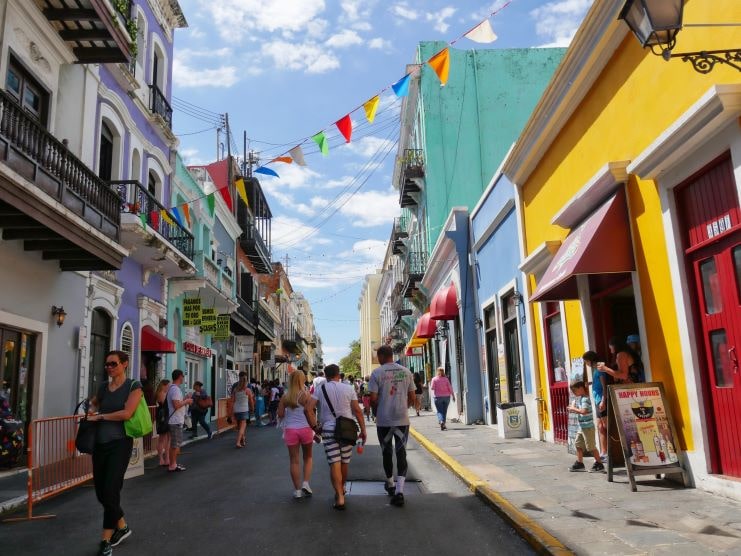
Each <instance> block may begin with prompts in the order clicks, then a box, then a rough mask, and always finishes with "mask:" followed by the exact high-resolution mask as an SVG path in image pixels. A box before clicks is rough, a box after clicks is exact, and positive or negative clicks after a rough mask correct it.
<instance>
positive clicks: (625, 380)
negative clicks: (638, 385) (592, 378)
mask: <svg viewBox="0 0 741 556" xmlns="http://www.w3.org/2000/svg"><path fill="white" fill-rule="evenodd" d="M608 345H609V347H610V354H611V355H612V356H613V357H614V358H615V361H614V363H613V364H612V365H613V368H610V367H608V366H607V365H605V364H604V363H598V364H597V369H598V370H600V371H602V372H603V373H607V374H608V375H610V376H611V377H612V378H613V379H615V382H616V383H617V384H630V383H631V382H638V381H639V377H640V376H641V374H642V372H643V369H642V368H641V366H642V365H641V360H640V358H639V357H638V354H637V353H636V352H635V351H633V350H632V349H630V348H629V347H628V346H627V344H626V343H625V341H623V339H622V338H621V337H619V336H614V337H613V338H610V341H609V344H608Z"/></svg>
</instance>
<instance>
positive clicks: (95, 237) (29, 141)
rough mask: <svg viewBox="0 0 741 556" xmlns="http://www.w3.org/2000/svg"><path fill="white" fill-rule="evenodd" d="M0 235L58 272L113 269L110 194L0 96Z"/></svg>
mask: <svg viewBox="0 0 741 556" xmlns="http://www.w3.org/2000/svg"><path fill="white" fill-rule="evenodd" d="M0 111H1V112H0V163H1V164H0V169H1V171H0V174H1V175H2V178H3V179H0V228H2V230H3V233H2V238H3V239H6V240H20V241H23V242H24V244H23V247H24V249H25V250H26V251H41V252H42V258H43V259H45V260H58V261H59V266H60V268H61V269H62V270H114V269H119V268H121V264H122V262H123V257H124V253H125V251H124V250H123V248H121V247H120V246H118V245H117V242H118V238H119V227H120V221H121V218H120V214H119V210H118V209H119V202H118V196H117V195H116V191H115V190H114V189H112V188H111V187H110V186H109V185H108V184H107V183H105V182H104V181H103V180H101V179H100V178H99V177H98V176H97V175H96V174H95V173H94V172H93V171H92V170H90V168H88V167H87V166H86V165H85V164H84V163H83V162H82V161H81V160H80V159H78V158H77V157H76V156H75V155H73V154H72V153H71V152H70V151H69V150H68V149H67V147H66V146H65V145H64V144H63V143H61V142H60V141H58V140H57V139H56V138H55V137H54V136H53V135H51V134H50V133H49V132H48V131H47V130H46V129H45V128H44V127H43V126H42V125H41V124H40V123H39V122H38V121H37V120H36V119H34V118H33V117H31V116H30V115H29V114H28V113H27V112H26V111H24V110H23V109H22V108H21V107H20V106H19V105H18V104H17V103H16V101H15V99H14V98H13V97H11V96H10V95H9V94H7V93H6V92H5V91H2V90H0Z"/></svg>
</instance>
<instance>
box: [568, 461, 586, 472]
mask: <svg viewBox="0 0 741 556" xmlns="http://www.w3.org/2000/svg"><path fill="white" fill-rule="evenodd" d="M569 471H586V467H584V464H583V463H582V462H580V461H575V462H574V463H573V465H572V466H571V467H569Z"/></svg>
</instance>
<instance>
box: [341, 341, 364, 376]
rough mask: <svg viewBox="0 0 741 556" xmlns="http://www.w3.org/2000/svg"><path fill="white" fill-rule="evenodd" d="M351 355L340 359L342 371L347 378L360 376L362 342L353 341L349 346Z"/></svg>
mask: <svg viewBox="0 0 741 556" xmlns="http://www.w3.org/2000/svg"><path fill="white" fill-rule="evenodd" d="M349 348H350V353H348V354H347V355H345V357H343V358H342V359H340V371H342V372H343V373H345V378H350V377H351V376H352V377H359V376H360V340H353V341H352V342H350V345H349Z"/></svg>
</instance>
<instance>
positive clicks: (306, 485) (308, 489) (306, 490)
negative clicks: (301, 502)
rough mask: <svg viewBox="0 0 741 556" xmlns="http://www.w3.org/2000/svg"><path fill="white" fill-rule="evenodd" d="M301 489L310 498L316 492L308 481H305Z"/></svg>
mask: <svg viewBox="0 0 741 556" xmlns="http://www.w3.org/2000/svg"><path fill="white" fill-rule="evenodd" d="M301 491H302V492H303V494H304V496H305V497H306V498H309V497H310V496H311V495H312V494H314V491H313V490H311V487H310V486H309V483H307V482H306V481H304V486H302V487H301Z"/></svg>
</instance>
